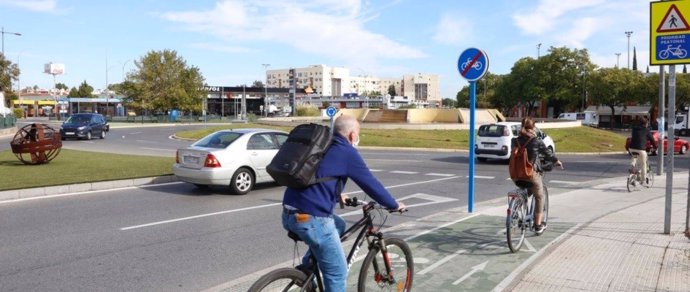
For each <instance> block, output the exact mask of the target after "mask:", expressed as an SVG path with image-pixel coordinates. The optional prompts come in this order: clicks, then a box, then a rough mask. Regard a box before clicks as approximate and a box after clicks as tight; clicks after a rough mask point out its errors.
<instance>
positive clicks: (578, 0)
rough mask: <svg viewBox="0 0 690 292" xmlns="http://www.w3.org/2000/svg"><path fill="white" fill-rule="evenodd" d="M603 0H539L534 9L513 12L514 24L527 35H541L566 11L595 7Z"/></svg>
mask: <svg viewBox="0 0 690 292" xmlns="http://www.w3.org/2000/svg"><path fill="white" fill-rule="evenodd" d="M604 2H605V0H540V1H539V4H538V5H537V7H536V8H535V9H534V11H531V12H524V11H520V12H517V13H516V14H513V21H514V23H515V25H516V26H517V27H518V28H520V29H521V30H522V32H523V33H525V34H528V35H541V34H544V33H546V32H549V31H552V30H554V29H555V28H556V27H557V26H558V25H559V22H560V21H561V20H560V19H561V18H562V17H563V16H564V15H565V14H566V13H568V12H571V11H575V10H578V9H582V8H589V7H595V6H597V5H600V4H603V3H604Z"/></svg>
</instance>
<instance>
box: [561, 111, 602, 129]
mask: <svg viewBox="0 0 690 292" xmlns="http://www.w3.org/2000/svg"><path fill="white" fill-rule="evenodd" d="M558 119H559V120H571V121H581V122H582V125H583V126H592V127H597V126H599V115H597V112H594V111H586V112H580V113H561V114H560V115H558Z"/></svg>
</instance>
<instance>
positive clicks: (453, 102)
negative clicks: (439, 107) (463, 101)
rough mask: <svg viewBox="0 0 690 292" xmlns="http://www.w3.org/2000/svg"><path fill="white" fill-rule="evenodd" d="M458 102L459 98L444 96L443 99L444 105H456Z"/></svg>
mask: <svg viewBox="0 0 690 292" xmlns="http://www.w3.org/2000/svg"><path fill="white" fill-rule="evenodd" d="M457 103H458V101H457V100H454V99H452V98H444V99H443V101H442V104H443V106H444V107H456V106H455V105H456V104H457Z"/></svg>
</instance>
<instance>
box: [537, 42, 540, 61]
mask: <svg viewBox="0 0 690 292" xmlns="http://www.w3.org/2000/svg"><path fill="white" fill-rule="evenodd" d="M540 50H541V43H538V44H537V59H539V55H540Z"/></svg>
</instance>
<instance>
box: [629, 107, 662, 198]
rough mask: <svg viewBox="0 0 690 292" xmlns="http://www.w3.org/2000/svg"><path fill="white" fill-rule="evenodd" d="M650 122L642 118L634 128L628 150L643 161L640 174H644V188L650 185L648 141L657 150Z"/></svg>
mask: <svg viewBox="0 0 690 292" xmlns="http://www.w3.org/2000/svg"><path fill="white" fill-rule="evenodd" d="M648 127H649V121H648V120H647V119H646V118H642V120H640V121H639V122H638V123H637V125H635V126H633V128H632V138H630V145H629V146H628V150H629V151H630V154H637V156H638V157H639V159H640V161H642V164H641V165H642V168H641V169H640V172H641V174H642V177H643V178H644V179H643V180H644V181H643V182H642V184H643V185H644V186H649V183H648V182H647V179H646V178H647V150H646V149H647V141H649V143H651V144H652V148H657V144H656V141H655V140H654V136H652V133H651V132H650V131H649V128H648ZM634 163H635V162H634V160H633V162H632V166H633V167H634V166H635V165H634Z"/></svg>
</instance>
